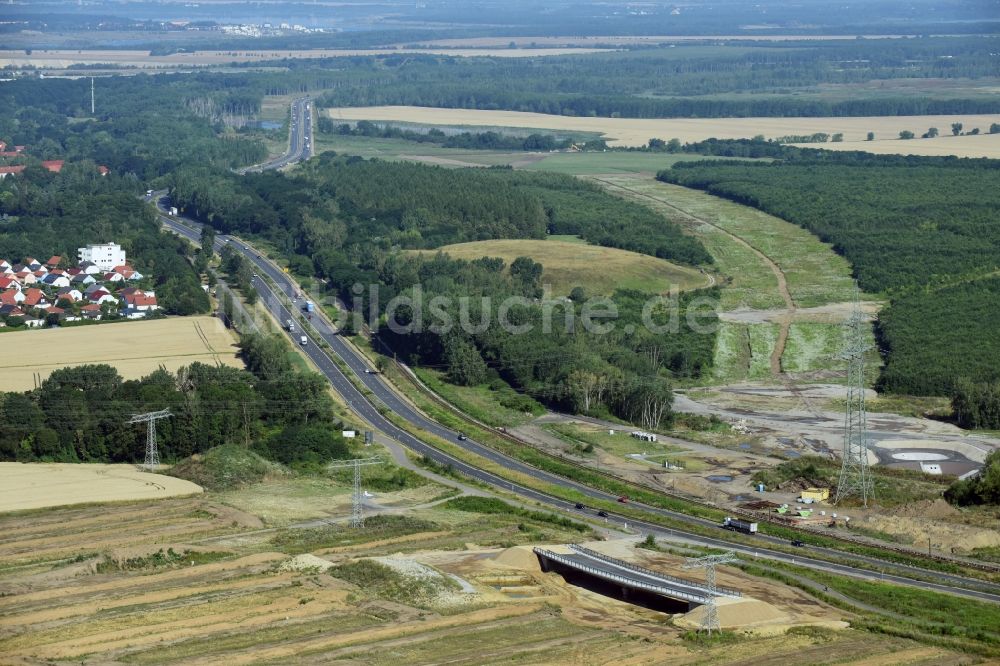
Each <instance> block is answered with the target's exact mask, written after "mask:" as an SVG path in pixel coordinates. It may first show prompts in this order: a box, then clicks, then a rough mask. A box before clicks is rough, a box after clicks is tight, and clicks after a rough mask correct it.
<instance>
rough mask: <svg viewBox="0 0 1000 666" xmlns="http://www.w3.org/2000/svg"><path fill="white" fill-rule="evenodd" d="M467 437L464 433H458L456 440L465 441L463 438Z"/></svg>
mask: <svg viewBox="0 0 1000 666" xmlns="http://www.w3.org/2000/svg"><path fill="white" fill-rule="evenodd" d="M467 439H469V438H468V437H466V436H465V435H464V434H463V433H459V434H458V441H460V442H464V441H465V440H467Z"/></svg>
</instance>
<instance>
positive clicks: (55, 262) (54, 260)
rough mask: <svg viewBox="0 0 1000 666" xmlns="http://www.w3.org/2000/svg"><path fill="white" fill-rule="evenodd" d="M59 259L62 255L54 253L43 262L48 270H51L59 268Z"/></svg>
mask: <svg viewBox="0 0 1000 666" xmlns="http://www.w3.org/2000/svg"><path fill="white" fill-rule="evenodd" d="M61 261H62V257H60V256H59V255H58V254H54V255H52V256H51V257H49V260H48V261H46V262H45V265H46V267H48V269H49V270H53V269H55V268H59V263H60V262H61Z"/></svg>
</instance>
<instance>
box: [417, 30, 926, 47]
mask: <svg viewBox="0 0 1000 666" xmlns="http://www.w3.org/2000/svg"><path fill="white" fill-rule="evenodd" d="M911 36H912V35H865V39H905V38H907V37H911ZM844 39H857V35H809V36H803V35H754V34H746V35H581V36H564V37H530V36H529V37H458V38H454V39H432V40H429V41H426V42H420V43H419V46H441V47H448V48H497V49H501V48H504V47H505V46H507V45H509V44H511V43H513V44H514V45H516V46H518V47H531V46H599V45H607V44H611V45H613V46H655V45H657V44H670V43H674V42H704V41H710V42H713V43H717V42H728V41H734V40H739V41H741V42H795V41H802V40H809V41H811V42H813V41H839V40H844ZM417 45H418V44H414V43H413V42H407V43H406V44H399V46H417Z"/></svg>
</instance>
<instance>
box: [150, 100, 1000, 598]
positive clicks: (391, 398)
mask: <svg viewBox="0 0 1000 666" xmlns="http://www.w3.org/2000/svg"><path fill="white" fill-rule="evenodd" d="M295 104H298V105H299V106H298V109H299V112H300V113H301V114H302V115H301V116H299V121H298V122H296V123H293V125H292V128H291V129H292V135H293V138H292V141H291V142H290V146H291V149H290V152H289V154H286V155H285V156H283V157H282V158H279V159H278V160H275V161H273V162H270V163H267V164H265V165H261V167H259V169H274V168H280V167H282V166H285V165H287V164H289V163H290V162H291V161H295V159H294V158H290V155H292V154H293V152H294V149H295V147H296V146H298V148H299V151H298V153H297V154H299V155H303V156H305V155H308V154H311V147H310V144H311V139H307V137H309V135H310V134H311V120H310V115H309V114H310V108H309V107H310V106H311V105H310V104H309V103H308V102H307V101H306V100H296V101H295V103H293V114H292V117H293V118H295V117H296V111H295V108H296V107H295ZM303 128H306V129H305V131H303ZM296 137H298V138H296ZM158 205H159V206H161V207H160V210H161V213H162V212H163V208H162V202H159V201H158ZM161 220H162V222H163V224H164V225H165V226H166V227H167V228H168V229H169V230H170V231H172V232H174V233H176V234H178V235H181V236H184V237H186V238H188V239H189V240H191V241H193V242H194V243H198V242H199V241H200V238H201V232H200V224H198V223H197V222H195V221H193V220H189V219H185V218H178V217H170V216H167V215H165V214H163V215H161ZM227 244H228V245H230V247H232V248H234V249H236V250H237V251H238V252H240V253H241V254H242V255H243V256H244V257H246V259H247V260H248V261H249V262H250V263H251V264H252V265H253V266H254V267H255V268H256V270H257V274H258V275H263V276H267V278H269V280H263V279H260V278H259V277H257V278H255V279H254V287H255V288H256V289H257V291H258V292H259V294H260V296H261V302H262V304H263V305H264V306H265V307H267V309H268V310H269V311H270V312H271V314H272V315H274V317H275V318H276V319H277V320H278V321H280V322H284V321H286V320H289V319H291V320H294V321H298V320H299V318H300V316H301V313H300V312H297V311H296V312H293V311H291V310H290V309H289V307H288V306H287V305H286V303H288V302H289V301H291V302H296V301H295V299H296V297H297V295H298V293H299V290H298V285H297V284H295V282H294V281H293V280H292V278H291V277H290V276H289V275H287V274H286V273H285V272H284V271H283V270H281V269H280V268H278V267H277V266H275V265H274V264H272V263H271V262H270V261H268V260H267V259H265V258H263V257H262V256H261V255H260V254H259V253H258V252H257V251H256V250H255V249H253V247H252V246H250V245H248V244H246V243H245V242H243V241H241V240H238V239H235V238H233V237H231V236H226V235H220V236H218V237H217V238H216V250H221V249H222V248H223V247H224V246H225V245H227ZM272 285H274V286H272ZM276 290H277V292H276ZM278 293H281V294H283V296H284V297H285V298H279V297H278ZM310 324H311V325H312V327H313V329H314V330H315V332H316V334H318V338H316V337H314V334H313V332H312V331H308V330H297V331H296V333H295V336H294V338H293V341H294V342H296V343H298V338H299V336H302V335H305V336H306V337H307V340H308V342H307V343H306V344H305V345H304V346H303V348H302V349H303V351H304V352H305V353H306V354H307V355H308V356H309V358H310V359H311V360H312V361H313V362H314V363H315V365H316V367H318V368H319V369H320V371H321V372H322V373H323V375H324V376H326V377H327V379H328V380H329V381H330V383H331V384H332V386H333V388H334V389H335V390H336V391H337V392H338V393H339V394H340V395H341V396H342V398H343V400H344V402H345V403H346V404H348V405H349V406H350V408H351V409H352V411H353V412H354V413H355V414H357V415H358V416H359V417H360V418H361V419H363V420H364V421H366V422H367V423H369V424H370V425H371V426H372V427H373V428H375V429H377V430H379V431H381V432H382V433H384V434H385V435H387V436H389V437H391V438H393V439H395V440H397V441H399V442H400V443H401V444H402V445H404V446H406V447H407V448H409V449H410V450H411V451H414V452H415V453H417V454H419V455H425V456H427V457H428V458H430V459H432V460H434V461H435V462H437V463H439V464H442V465H450V466H451V467H452V468H453V469H455V470H456V471H458V472H461V473H462V474H465V475H467V476H469V477H471V478H474V479H477V480H479V481H482V482H484V483H487V484H489V485H491V486H493V487H495V488H499V489H502V490H504V491H508V492H511V493H514V494H516V495H518V496H520V497H522V498H525V499H529V500H534V501H537V502H539V503H542V504H545V505H548V506H550V507H553V508H557V509H560V510H563V511H567V512H571V513H572V512H574V511H577V509H576V506H575V503H574V502H569V501H566V500H563V499H561V498H559V497H555V496H552V495H549V494H547V493H544V492H540V491H538V490H535V489H533V488H528V487H526V486H522V485H520V484H518V483H512V482H510V481H508V480H506V479H504V478H502V477H500V476H497V475H495V474H493V473H492V472H489V471H486V470H483V469H479V468H477V467H475V466H473V465H470V464H468V463H466V462H464V461H463V460H460V459H458V458H455V457H453V456H451V455H449V454H448V453H446V452H444V451H441V450H439V449H437V448H434V447H433V446H430V445H428V444H427V443H425V442H423V441H421V440H420V439H418V438H417V437H414V436H413V435H411V434H410V433H409V432H407V431H405V430H403V429H401V428H399V427H398V426H396V425H395V423H393V422H392V421H390V420H389V419H388V418H386V417H385V416H383V415H382V413H380V411H379V407H377V406H376V404H375V402H373V401H372V400H370V399H369V398H368V397H367V396H366V395H364V394H363V393H362V392H361V391H360V390H358V388H357V386H355V384H354V383H353V382H352V381H350V380H349V379H348V378H347V376H345V375H344V373H343V372H342V371H341V369H340V367H339V366H338V365H337V364H336V363H334V362H333V360H332V358H331V357H330V356H329V355H328V354H327V352H326V351H324V350H323V349H322V348H321V347H320V346H319V345H318V344H317V342H319V341H323V342H326V343H327V344H329V347H330V349H331V350H332V352H333V354H335V355H336V356H338V357H339V358H340V359H341V360H342V361H343V362H344V363H345V364H346V365H347V367H348V368H349V370H350V372H352V373H354V374H355V375H356V378H357V379H358V380H359V381H360V382H361V383H362V384H363V385H364V387H365V388H366V389H367V390H369V391H371V393H372V395H373V396H374V401H376V402H377V403H378V404H379V405H380V406H381V407H382V408H383V409H388V410H389V411H391V412H392V413H394V414H396V415H397V416H398V417H400V418H401V419H403V420H405V421H406V422H407V423H409V424H411V425H412V426H414V427H416V428H417V429H419V430H421V431H424V432H427V433H430V434H433V435H435V436H437V437H440V438H442V439H444V440H447V441H451V442H455V443H456V444H457V445H459V446H461V447H462V448H463V449H465V450H466V451H468V452H470V453H473V454H475V455H478V456H481V457H482V458H485V459H487V460H489V461H491V462H493V463H495V464H497V465H499V466H502V467H504V468H506V469H509V470H512V471H516V472H519V473H520V474H524V475H526V476H529V477H531V478H534V479H537V480H538V481H542V482H544V483H547V484H551V485H553V486H557V487H562V488H564V489H567V490H572V491H575V492H576V493H578V494H579V495H581V496H583V497H588V498H591V499H596V500H604V501H612V502H613V501H615V500H616V499H617V496H615V495H612V494H609V493H606V492H603V491H600V490H596V489H594V488H590V487H588V486H585V485H583V484H580V483H577V482H575V481H572V480H569V479H566V478H564V477H560V476H556V475H554V474H551V473H549V472H545V471H543V470H540V469H537V468H535V467H531V466H530V465H527V464H525V463H523V462H521V461H519V460H516V459H513V458H510V457H508V456H506V455H504V454H502V453H499V452H498V451H496V450H494V449H492V448H490V447H488V446H485V445H483V444H480V443H478V442H475V441H473V440H471V439H464V440H458V434H459V433H457V432H455V431H453V430H450V429H448V428H445V427H444V426H442V425H441V424H439V423H437V422H435V421H433V420H431V419H429V418H427V417H426V416H425V415H423V414H422V413H420V412H418V411H417V410H415V409H414V408H413V407H412V406H411V405H410V404H409V403H408V402H406V401H405V400H403V399H402V398H401V397H400V396H399V395H398V394H397V393H396V392H395V391H394V390H393V389H392V388H390V387H389V386H388V385H387V383H386V381H385V380H384V379H383V378H382V377H381V376H380V375H378V374H375V373H373V372H370V371H371V370H372V368H371V367H370V366H369V365H368V363H367V361H366V360H365V359H364V358H363V357H362V356H361V355H360V354H359V353H358V352H357V351H356V350H355V349H354V348H353V347H352V346H351V345H350V344H349V343H347V342H346V341H345V340H344V339H343V338H342V337H341V336H340V335H338V334H337V332H336V330H335V329H334V328H333V327H332V326H330V324H329V323H327V321H326V319H325V318H324V317H322V316H316V317H312V318H311V321H310ZM630 506H632V507H633V508H636V509H639V510H641V511H643V512H646V513H648V514H655V515H660V516H662V517H665V518H670V519H672V520H675V521H682V522H686V523H688V524H691V525H698V526H702V527H705V526H709V527H713V528H714V527H717V525H716V524H715V523H713V522H711V521H707V520H704V519H700V518H696V517H693V516H689V515H686V514H682V513H678V512H674V511H670V510H667V509H661V508H658V507H652V506H647V505H640V504H631V505H630ZM587 511H588V513H590V514H591V515H593V512H592V511H591V510H587ZM606 520H607V521H608V522H609V523H613V524H615V525H618V526H622V527H628V526H631V527H633V528H634V529H638V530H641V531H643V532H646V533H651V534H654V535H657V536H667V537H673V538H680V539H683V540H686V541H689V542H693V543H698V544H700V545H705V546H711V547H714V548H724V549H730V550H734V551H736V552H739V553H740V554H741V555H743V556H744V557H753V558H758V557H759V558H761V559H772V560H776V561H781V562H786V563H791V564H797V565H800V566H806V567H809V568H813V569H818V570H825V571H830V572H833V573H838V574H843V575H847V576H852V577H856V578H864V579H869V580H884V581H887V582H894V583H898V584H902V585H910V586H915V587H920V588H923V589H927V590H934V591H939V592H945V593H950V594H955V595H959V596H964V597H969V598H974V599H978V600H982V601H991V602H994V603H1000V585H995V584H991V583H987V582H984V581H979V580H975V579H970V578H965V577H962V576H956V575H952V574H946V573H941V572H936V571H930V570H927V569H921V568H918V567H911V566H907V565H900V564H894V563H890V562H887V561H884V560H879V559H876V558H868V557H864V556H859V555H850V554H846V553H844V552H842V551H837V550H833V549H825V548H810V549H809V550H810V551H812V552H822V553H824V554H825V555H833V556H837V557H840V558H847V557H850V558H853V559H855V560H857V561H863V562H865V563H866V564H868V565H869V566H873V567H876V568H881V569H883V570H884V573H875V572H872V571H870V570H866V569H859V568H855V567H851V566H847V565H843V564H836V563H831V562H826V561H823V560H818V559H814V558H810V557H808V556H807V555H806V554H805V552H808V551H804V552H803V554H802V555H798V554H796V555H791V554H787V553H784V552H781V551H776V550H772V549H769V548H768V545H769V544H770V545H775V544H782V545H784V544H786V543H787V542H786V541H785V540H783V539H778V538H776V537H769V536H766V535H759V536H757V537H755V538H756V539H757V541H758V542H759V545H757V544H755V545H752V546H750V545H743V544H736V543H733V542H730V541H726V540H724V539H716V538H712V537H706V536H702V535H699V534H693V533H689V532H686V531H684V530H679V529H670V528H665V527H662V526H660V525H656V524H654V523H650V522H647V521H644V520H637V519H635V518H631V517H626V516H622V515H616V514H614V513H610V512H609V515H608V516H607V517H606ZM890 572H891V573H890ZM907 574H908V575H909V576H916V577H919V578H925V579H931V580H934V581H937V582H925V581H923V580H916V579H915V578H912V577H907Z"/></svg>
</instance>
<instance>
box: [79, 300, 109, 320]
mask: <svg viewBox="0 0 1000 666" xmlns="http://www.w3.org/2000/svg"><path fill="white" fill-rule="evenodd" d="M80 316H81V317H83V318H84V319H93V320H94V321H100V320H101V318H102V317H103V316H104V313H103V312H101V306H100V305H98V304H97V303H88V304H87V305H83V306H81V307H80Z"/></svg>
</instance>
